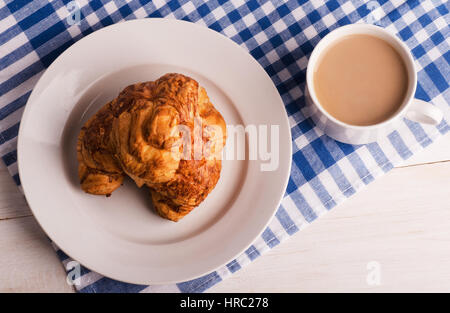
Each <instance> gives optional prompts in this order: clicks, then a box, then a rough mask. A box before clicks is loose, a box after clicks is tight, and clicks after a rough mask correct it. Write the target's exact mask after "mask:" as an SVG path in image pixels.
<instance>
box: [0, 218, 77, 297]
mask: <svg viewBox="0 0 450 313" xmlns="http://www.w3.org/2000/svg"><path fill="white" fill-rule="evenodd" d="M0 238H1V240H0V251H1V257H0V292H37V291H42V292H44V291H45V292H73V289H72V287H71V286H69V285H68V284H67V283H66V274H65V271H64V268H63V266H62V264H61V262H60V261H59V260H58V258H57V256H56V253H55V251H54V250H53V248H52V247H51V245H50V242H49V241H48V239H47V237H46V236H45V235H44V232H43V231H42V229H41V228H40V227H39V225H38V224H37V222H36V221H35V220H34V218H33V217H22V218H15V219H10V220H3V221H0Z"/></svg>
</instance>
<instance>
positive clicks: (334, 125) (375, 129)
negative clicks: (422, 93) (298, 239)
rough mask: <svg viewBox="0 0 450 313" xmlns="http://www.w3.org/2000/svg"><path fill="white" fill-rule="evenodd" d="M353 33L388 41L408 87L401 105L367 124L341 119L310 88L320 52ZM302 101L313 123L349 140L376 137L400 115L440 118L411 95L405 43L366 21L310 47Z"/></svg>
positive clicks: (412, 73)
mask: <svg viewBox="0 0 450 313" xmlns="http://www.w3.org/2000/svg"><path fill="white" fill-rule="evenodd" d="M354 34H366V35H372V36H376V37H378V38H380V39H383V40H385V41H386V42H388V43H389V44H391V45H392V46H393V47H394V48H395V49H396V50H397V52H398V53H399V54H400V56H401V57H402V58H403V61H404V62H405V65H406V68H407V71H408V89H407V92H406V96H405V98H404V100H403V103H402V105H401V106H400V108H399V109H398V111H397V112H396V113H395V114H394V115H393V116H391V117H390V118H388V119H387V120H385V121H383V122H381V123H378V124H374V125H369V126H357V125H351V124H347V123H344V122H342V121H340V120H338V119H336V118H335V117H333V116H331V115H330V114H329V113H328V112H327V111H326V110H325V109H324V108H323V106H322V105H321V104H320V102H319V101H318V99H317V95H316V93H315V89H314V72H315V69H316V66H317V62H318V60H319V58H320V56H321V55H322V53H323V52H324V51H325V50H326V49H327V48H328V47H329V46H330V45H332V44H333V43H335V42H337V41H339V40H340V39H341V38H342V37H345V36H348V35H354ZM306 83H307V87H306V93H305V97H306V103H307V107H306V109H307V112H306V113H307V114H308V115H310V116H311V118H312V119H313V121H314V122H315V123H316V125H317V126H318V127H319V128H320V129H322V130H323V131H324V132H325V133H326V134H327V135H328V136H330V137H332V138H334V139H336V140H338V141H341V142H344V143H349V144H364V143H369V142H373V141H376V140H377V139H378V138H380V136H383V135H386V134H387V133H388V132H390V131H392V130H393V129H395V124H396V123H398V122H399V120H400V119H401V118H403V117H405V118H407V119H409V120H412V121H415V122H419V123H423V124H430V125H437V124H439V123H440V122H441V120H442V116H443V114H442V112H441V111H440V110H439V109H438V108H437V107H435V106H433V105H432V104H431V103H428V102H425V101H422V100H418V99H415V98H414V94H415V92H416V85H417V72H416V69H415V66H414V59H413V57H412V55H411V52H410V51H409V49H408V47H407V46H406V45H405V44H404V43H403V42H402V41H400V40H399V39H398V38H397V37H396V36H395V35H393V34H391V33H389V32H388V31H386V30H384V29H383V28H381V27H378V26H374V25H368V24H352V25H346V26H343V27H340V28H338V29H336V30H334V31H332V32H331V33H329V34H328V35H326V36H325V37H324V38H323V39H322V40H321V41H320V42H319V43H318V45H317V46H316V47H315V48H314V51H313V52H312V54H311V57H310V58H309V62H308V69H307V71H306Z"/></svg>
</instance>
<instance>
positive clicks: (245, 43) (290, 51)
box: [0, 0, 450, 292]
mask: <svg viewBox="0 0 450 313" xmlns="http://www.w3.org/2000/svg"><path fill="white" fill-rule="evenodd" d="M447 5H448V4H447V3H446V1H431V0H427V1H418V0H411V1H399V0H396V1H386V0H380V1H357V0H353V1H340V0H339V1H338V0H331V1H323V0H313V1H302V0H299V1H264V0H262V1H257V0H250V1H240V0H232V1H223V0H220V1H216V0H213V1H207V2H201V1H192V2H189V1H184V0H181V1H177V0H171V1H168V2H167V3H166V2H164V1H161V0H157V1H154V2H150V1H148V0H127V1H123V0H122V1H109V0H102V1H100V0H94V1H90V2H87V1H85V0H77V1H76V3H74V2H71V1H70V0H56V1H51V2H48V1H42V0H39V1H25V0H12V1H10V0H8V1H6V3H5V2H3V1H2V0H0V58H1V59H0V155H1V157H2V159H3V161H4V163H5V164H6V166H7V167H8V169H9V171H10V172H11V175H12V176H13V178H14V180H15V181H16V183H17V184H18V185H20V179H19V176H18V173H17V162H16V160H17V156H16V152H17V150H16V143H17V132H18V129H19V122H20V118H21V115H22V112H23V109H24V106H25V104H26V102H27V99H28V97H29V95H30V92H31V90H32V89H33V86H34V85H35V84H36V82H37V81H38V79H39V77H40V76H41V75H42V73H43V72H44V70H45V69H46V68H47V67H48V66H49V65H50V64H51V63H52V61H53V60H54V59H55V58H56V57H57V56H58V55H59V54H60V53H61V52H63V51H64V50H65V49H67V48H68V47H69V46H70V45H72V44H73V43H74V42H76V41H77V40H79V39H81V38H82V37H83V36H86V35H88V34H90V33H91V32H93V31H95V30H97V29H100V28H102V27H104V26H107V25H110V24H113V23H118V22H120V21H123V20H128V19H135V18H147V17H164V18H176V19H184V20H188V21H191V22H194V23H198V24H200V25H204V26H205V27H209V28H211V29H213V30H215V31H217V32H220V33H222V34H224V35H225V36H227V37H229V38H231V39H232V40H234V41H235V42H237V43H238V44H239V45H241V46H242V48H243V49H246V50H247V51H248V52H249V53H250V54H251V55H252V56H253V57H254V58H255V59H256V60H257V61H258V62H259V63H260V64H261V65H262V66H263V67H264V69H265V70H266V71H267V73H268V74H269V75H270V77H271V78H272V80H273V82H274V84H275V85H276V86H277V88H278V91H279V92H280V94H281V97H282V99H283V101H284V104H285V108H286V111H287V112H288V115H289V121H290V126H291V131H292V145H293V156H292V158H293V163H292V172H291V176H290V179H289V184H288V187H287V190H286V194H285V197H284V199H283V201H282V203H281V206H280V208H279V209H278V212H277V213H276V216H275V217H274V218H273V220H272V221H271V223H270V225H269V227H268V228H267V229H266V230H265V231H264V233H263V234H262V235H261V236H260V237H259V238H258V239H257V240H256V241H255V242H254V243H253V245H252V246H251V247H249V248H248V250H247V251H245V253H243V254H242V255H240V256H238V257H237V258H236V259H235V260H233V261H232V262H230V263H229V264H227V265H226V266H224V267H222V268H219V269H218V270H216V271H215V272H213V273H210V274H208V275H206V276H204V277H201V278H198V279H195V280H192V281H189V282H182V283H178V284H176V285H167V286H141V285H132V284H126V283H122V282H118V281H114V280H111V279H109V278H106V277H102V276H101V275H99V274H97V273H94V272H91V271H89V270H87V269H85V268H83V267H82V269H81V274H82V276H81V279H80V280H79V281H78V282H80V284H79V285H78V286H77V289H78V290H79V291H80V292H161V291H177V292H202V291H204V290H206V289H208V288H210V287H211V286H213V285H215V284H217V283H218V282H220V281H221V280H222V279H225V278H226V277H228V276H229V275H232V274H233V273H234V272H236V271H238V270H239V269H240V268H241V267H243V266H245V265H247V264H249V263H250V262H252V261H253V260H254V259H255V258H257V257H259V256H260V255H261V254H263V253H264V252H266V251H267V250H269V249H271V248H273V247H274V246H276V245H278V244H279V243H280V242H282V241H283V240H285V239H287V238H288V237H289V236H291V235H293V234H294V233H296V232H297V231H298V230H300V229H302V228H304V227H305V226H307V225H308V224H309V223H311V222H312V221H314V220H315V219H316V218H317V217H319V216H320V215H322V214H323V213H325V212H327V211H328V210H330V209H331V208H333V207H335V206H336V205H337V204H339V203H340V202H341V201H343V200H344V199H346V198H348V197H350V196H351V195H353V194H354V193H355V192H357V191H358V190H359V189H360V188H362V187H363V186H365V185H367V184H369V183H370V182H372V181H373V180H374V179H375V178H376V177H378V176H380V175H382V174H383V173H385V172H387V171H389V170H390V169H392V168H393V167H394V166H395V165H397V164H399V163H400V162H402V160H405V159H407V158H409V157H410V156H411V155H412V154H413V153H415V152H416V151H418V150H420V149H422V148H424V147H426V146H428V145H429V144H430V143H431V142H432V141H433V140H434V139H436V138H437V137H438V136H440V135H442V134H444V133H446V132H447V131H448V130H449V128H450V127H449V125H448V123H447V121H446V120H445V119H448V118H449V116H450V115H449V111H450V106H449V99H450V91H449V78H450V71H449V62H450V52H449V32H450V29H449V24H450V16H449V14H448V13H449V9H448V6H447ZM76 6H79V7H80V8H81V11H80V13H81V14H80V18H81V20H80V23H79V24H78V25H77V24H73V23H70V18H69V19H68V16H69V15H73V8H74V7H75V8H76ZM71 18H74V17H73V16H72V17H71ZM357 22H365V23H374V24H377V25H380V26H383V27H385V28H386V29H388V30H389V31H391V32H393V33H396V34H397V36H399V37H400V38H401V39H402V40H403V41H404V42H405V43H406V45H407V46H408V47H409V48H410V49H411V51H412V53H413V55H414V58H415V60H416V65H417V70H418V81H419V83H418V86H417V94H416V97H418V98H420V99H423V100H425V101H431V102H433V103H434V104H435V105H436V106H438V107H439V108H440V109H441V110H443V111H444V116H445V118H444V120H443V121H442V122H441V123H440V124H439V125H438V126H437V127H431V126H421V125H419V124H417V123H414V122H410V121H407V120H404V121H403V122H402V123H401V125H399V127H398V129H397V130H396V131H393V132H392V133H390V134H389V135H388V136H386V137H385V138H383V139H382V140H380V141H378V142H376V143H372V144H368V145H360V146H352V145H348V144H342V143H339V142H336V141H334V140H332V139H330V138H329V137H327V136H325V135H324V134H323V133H322V132H321V131H320V130H318V129H316V128H314V127H313V125H312V123H311V121H310V119H309V118H308V117H307V116H304V115H303V112H302V107H304V105H305V103H304V97H303V91H304V87H305V70H306V66H307V63H308V57H309V55H310V53H311V51H312V50H313V48H314V46H315V45H316V44H317V43H318V42H319V40H320V39H321V38H322V37H324V36H325V35H326V34H327V33H328V32H330V31H331V30H333V29H335V28H337V27H339V26H342V25H345V24H349V23H357ZM72 24H73V25H72ZM444 144H448V142H447V143H444ZM56 250H57V253H58V256H59V257H60V258H61V261H62V262H63V263H64V264H65V265H67V266H68V267H69V268H70V266H71V264H73V262H71V261H72V260H70V259H69V258H68V257H67V256H66V255H65V254H64V252H63V251H61V250H59V249H58V248H56Z"/></svg>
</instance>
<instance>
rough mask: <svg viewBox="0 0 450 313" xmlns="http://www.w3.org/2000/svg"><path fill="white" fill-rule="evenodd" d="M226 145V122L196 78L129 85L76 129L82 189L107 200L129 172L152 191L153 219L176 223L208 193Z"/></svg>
mask: <svg viewBox="0 0 450 313" xmlns="http://www.w3.org/2000/svg"><path fill="white" fill-rule="evenodd" d="M225 141H226V124H225V120H224V119H223V117H222V115H221V114H220V113H219V112H218V111H217V110H216V109H215V108H214V105H213V104H212V103H211V101H210V99H209V98H208V95H207V93H206V91H205V89H204V88H203V87H201V86H199V84H198V82H197V81H195V80H194V79H192V78H190V77H187V76H184V75H182V74H166V75H164V76H163V77H161V78H159V79H158V80H156V81H154V82H145V83H138V84H135V85H131V86H128V87H127V88H125V89H124V90H123V91H122V92H121V93H120V94H119V96H118V97H117V98H116V99H114V100H113V101H111V102H109V103H107V104H106V105H105V106H104V107H102V108H101V109H100V110H99V111H98V112H97V113H96V114H95V115H94V116H93V117H92V118H91V119H90V120H88V122H87V123H86V124H85V125H84V126H83V128H82V129H81V131H80V134H79V137H78V144H77V153H78V161H79V178H80V183H81V188H82V189H83V190H84V191H86V192H87V193H91V194H98V195H110V194H111V193H112V192H113V191H114V190H115V189H117V188H118V187H119V186H120V185H121V184H122V182H123V179H124V176H125V175H127V176H129V177H130V178H131V179H133V180H134V181H135V183H136V185H137V186H138V187H141V186H146V187H148V188H149V189H150V195H151V198H152V202H153V204H154V207H155V209H156V211H157V212H158V214H159V215H161V216H162V217H164V218H167V219H169V220H172V221H178V220H179V219H181V218H182V217H184V216H185V215H186V214H188V213H189V212H190V211H192V210H193V209H194V208H195V207H196V206H198V205H199V204H200V203H201V202H202V201H203V200H204V199H205V198H206V197H207V196H208V194H209V193H210V192H211V190H212V189H214V187H215V185H216V183H217V181H218V179H219V177H220V171H221V167H222V165H221V153H222V149H223V147H224V145H225Z"/></svg>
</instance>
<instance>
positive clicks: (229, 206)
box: [18, 19, 291, 284]
mask: <svg viewBox="0 0 450 313" xmlns="http://www.w3.org/2000/svg"><path fill="white" fill-rule="evenodd" d="M167 72H180V73H184V74H187V75H190V76H191V77H193V78H195V79H196V80H198V81H199V82H200V84H202V85H203V86H204V87H205V88H206V90H207V92H208V94H209V96H210V98H211V99H212V102H213V103H214V104H215V106H216V108H217V109H218V110H219V111H220V112H221V113H222V115H223V116H224V118H225V120H226V122H227V124H233V125H236V124H243V125H244V126H246V125H249V124H254V125H279V133H280V138H279V147H280V151H279V167H278V169H277V170H276V171H267V172H263V171H261V170H260V165H261V163H265V161H258V160H256V161H249V160H243V161H238V160H235V161H232V160H225V161H224V162H223V167H222V172H221V177H220V179H219V182H218V184H217V186H216V188H215V189H214V190H213V192H212V193H211V194H210V195H209V196H208V198H207V199H206V200H205V201H204V202H203V203H202V204H201V205H200V206H199V207H198V208H196V209H195V210H194V211H193V212H192V213H190V214H189V215H188V216H186V217H185V218H184V219H182V220H181V221H180V222H178V223H174V222H171V221H168V220H165V219H162V218H161V217H159V216H157V215H156V213H154V211H153V209H152V207H151V201H150V197H149V195H148V191H147V190H145V188H142V189H138V188H137V187H136V186H135V185H134V184H133V183H132V182H131V181H126V182H125V185H124V186H122V187H121V188H119V189H118V190H117V191H115V192H114V193H113V195H112V196H111V197H109V198H106V197H103V196H93V195H89V194H86V193H84V192H83V191H82V190H81V189H80V187H79V183H78V176H77V161H76V147H75V145H76V137H77V135H78V132H79V130H80V128H81V126H82V124H84V122H85V121H86V120H87V118H89V117H90V116H91V115H93V114H94V113H95V112H96V111H97V110H98V109H99V108H100V107H101V106H102V105H103V104H104V103H106V102H107V101H110V100H111V99H113V98H114V97H116V96H117V94H118V93H119V92H120V90H121V89H123V88H124V87H125V86H127V85H129V84H132V83H135V82H140V81H147V80H155V79H157V78H158V77H160V76H161V75H163V74H165V73H167ZM18 158H19V172H20V177H21V181H22V186H23V189H24V192H25V195H26V198H27V200H28V203H29V205H30V207H31V209H32V211H33V213H34V215H35V217H36V218H37V220H38V221H39V223H40V225H41V226H42V228H43V229H44V230H45V232H46V233H47V234H48V236H49V237H50V238H51V239H52V240H53V241H54V242H55V243H56V244H57V245H58V246H59V247H60V248H61V249H62V250H63V251H65V252H66V253H67V254H68V255H69V256H71V257H72V258H73V259H75V260H77V261H79V262H80V263H81V264H83V265H85V266H86V267H88V268H89V269H91V270H93V271H96V272H98V273H100V274H103V275H105V276H108V277H111V278H114V279H117V280H121V281H125V282H130V283H138V284H162V283H173V282H180V281H186V280H189V279H192V278H196V277H198V276H201V275H203V274H207V273H209V272H211V271H213V270H215V269H216V268H218V267H220V266H221V265H224V264H226V263H227V262H229V261H231V260H232V259H233V258H234V257H236V256H237V255H239V254H240V253H242V252H243V251H244V250H245V249H246V248H247V247H248V246H249V245H250V244H251V243H252V242H253V241H254V240H255V239H256V237H257V236H258V235H259V234H261V232H262V231H263V230H264V228H265V227H266V225H267V224H268V222H269V221H270V219H271V218H272V216H273V215H274V213H275V211H276V209H277V207H278V205H279V203H280V200H281V198H282V196H283V194H284V191H285V188H286V184H287V180H288V177H289V172H290V165H291V134H290V128H289V124H288V118H287V115H286V112H285V109H284V106H283V103H282V101H281V98H280V96H279V94H278V92H277V90H276V88H275V86H274V85H273V83H272V81H271V80H270V78H269V77H268V75H267V74H266V72H265V71H264V70H263V68H262V67H261V66H260V65H259V64H258V63H257V62H256V61H255V60H254V59H253V58H252V57H251V56H250V55H249V54H247V53H246V52H245V51H244V49H242V48H240V47H239V46H238V45H236V44H235V43H233V42H232V41H231V40H229V39H227V38H226V37H224V36H222V35H220V34H218V33H216V32H214V31H212V30H209V29H208V28H206V27H201V26H198V25H195V24H191V23H188V22H183V21H176V20H168V19H143V20H134V21H128V22H124V23H120V24H116V25H113V26H110V27H106V28H103V29H102V30H99V31H97V32H95V33H93V34H91V35H89V36H87V37H85V38H83V39H82V40H80V41H78V42H77V43H75V44H74V45H73V46H71V47H70V48H69V49H67V51H65V52H64V53H63V54H62V55H61V56H59V57H58V59H56V60H55V62H53V64H52V65H51V66H50V67H49V68H48V70H47V71H46V72H45V74H44V75H43V76H42V77H41V79H40V80H39V82H38V84H37V85H36V87H35V88H34V90H33V92H32V94H31V96H30V99H29V100H28V103H27V106H26V108H25V112H24V114H23V118H22V122H21V125H20V132H19V142H18Z"/></svg>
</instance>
